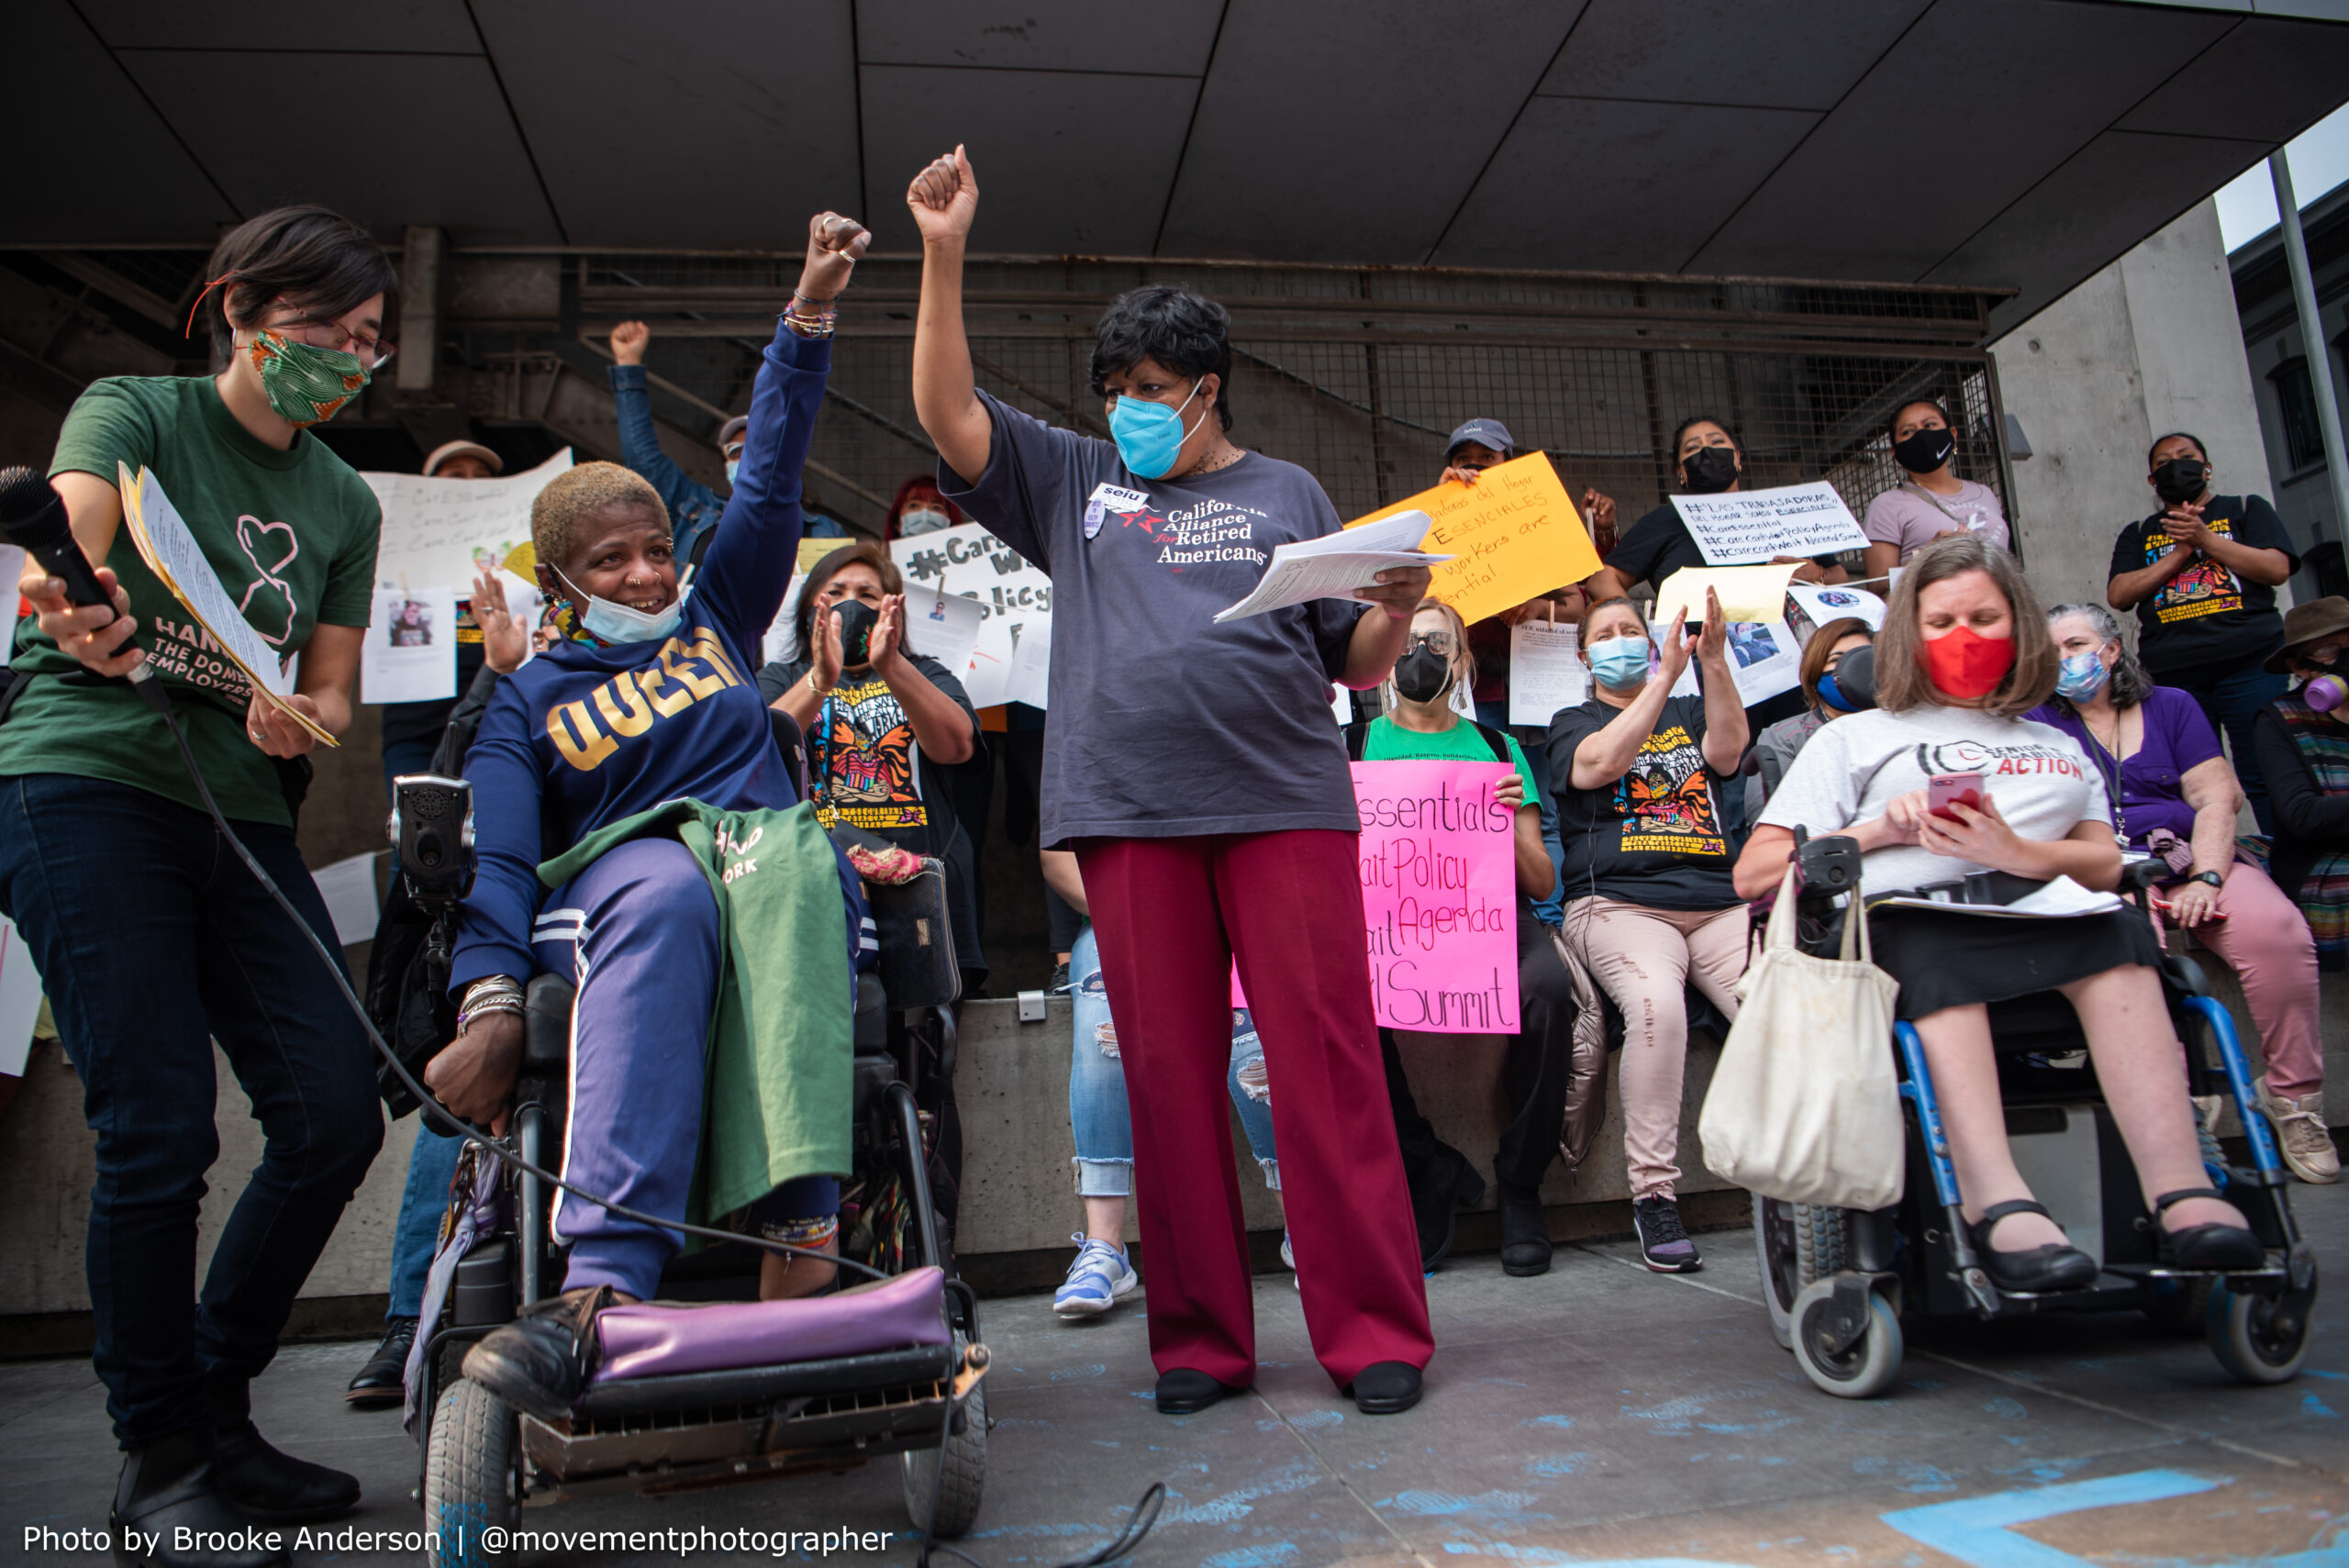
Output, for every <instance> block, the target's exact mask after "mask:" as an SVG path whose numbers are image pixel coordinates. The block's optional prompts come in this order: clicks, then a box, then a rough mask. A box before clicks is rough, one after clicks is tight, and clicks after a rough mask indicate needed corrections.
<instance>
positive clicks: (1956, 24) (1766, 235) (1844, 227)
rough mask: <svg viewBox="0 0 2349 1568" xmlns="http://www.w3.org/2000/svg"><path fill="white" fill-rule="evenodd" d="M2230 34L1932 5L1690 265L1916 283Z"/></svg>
mask: <svg viewBox="0 0 2349 1568" xmlns="http://www.w3.org/2000/svg"><path fill="white" fill-rule="evenodd" d="M2234 25H2235V24H2234V22H2233V21H2232V19H2231V18H2228V17H2220V16H2212V15H2210V14H2207V13H2200V12H2193V11H2185V10H2174V9H2171V8H2169V7H2166V6H2085V5H2077V4H2072V3H2070V0H1965V3H1963V4H1958V3H1954V0H1939V3H1938V4H1937V5H1935V6H1934V7H1933V9H1932V12H1931V14H1929V15H1928V16H1927V17H1925V18H1924V19H1923V20H1922V21H1920V22H1919V23H1918V24H1917V25H1916V26H1915V27H1914V28H1911V29H1909V33H1908V34H1907V35H1906V36H1905V37H1903V38H1902V39H1901V40H1900V42H1899V44H1898V46H1897V47H1896V48H1895V49H1894V50H1892V52H1891V53H1890V54H1889V55H1887V57H1886V58H1885V61H1884V62H1883V63H1882V64H1880V65H1878V66H1877V67H1876V69H1875V70H1874V71H1873V72H1870V73H1869V74H1868V77H1867V79H1866V80H1865V82H1863V83H1860V84H1859V86H1857V87H1855V88H1854V89H1853V92H1852V95H1851V96H1850V97H1848V98H1846V99H1845V100H1844V101H1843V103H1842V106H1840V107H1839V108H1837V109H1836V110H1835V112H1834V113H1833V114H1831V115H1830V116H1828V117H1827V119H1826V120H1825V122H1824V123H1822V124H1821V125H1820V128H1818V129H1817V130H1816V131H1814V132H1812V133H1811V135H1810V138H1809V139H1808V140H1807V141H1805V142H1804V143H1803V145H1802V146H1801V147H1800V148H1798V149H1797V150H1796V151H1795V152H1794V154H1793V155H1792V156H1791V157H1789V158H1788V159H1787V161H1786V162H1785V163H1784V164H1783V165H1781V166H1780V168H1779V169H1778V171H1777V172H1776V173H1775V174H1774V175H1772V176H1771V177H1770V179H1769V180H1768V181H1767V182H1765V183H1764V185H1763V186H1762V188H1761V189H1760V190H1759V191H1757V192H1755V193H1754V195H1753V199H1752V200H1751V201H1749V202H1748V203H1747V204H1746V206H1744V207H1743V208H1742V210H1741V211H1740V212H1739V213H1738V215H1737V216H1736V217H1733V218H1731V220H1730V221H1729V222H1728V224H1726V225H1725V226H1724V227H1723V228H1722V229H1721V232H1720V234H1719V235H1718V236H1716V237H1715V238H1714V239H1713V240H1712V242H1711V243H1710V244H1709V245H1707V246H1706V247H1705V248H1704V250H1701V251H1699V252H1698V254H1697V255H1696V256H1695V257H1694V258H1693V259H1692V260H1691V261H1689V263H1688V268H1689V270H1690V271H1692V272H1729V273H1749V274H1765V275H1782V276H1784V275H1802V276H1811V277H1830V278H1854V279H1862V278H1865V279H1881V280H1883V281H1886V282H1900V281H1905V280H1908V279H1912V278H1915V277H1917V276H1919V275H1920V274H1921V273H1922V272H1926V271H1927V270H1928V269H1930V268H1931V267H1932V266H1933V265H1934V264H1935V263H1936V262H1938V261H1940V260H1941V259H1942V258H1943V256H1946V255H1948V254H1949V253H1950V252H1951V251H1952V250H1955V249H1956V248H1957V247H1958V246H1960V245H1962V244H1964V243H1965V241H1966V239H1968V238H1969V237H1970V236H1971V235H1973V234H1974V233H1975V231H1976V230H1977V229H1979V228H1981V227H1982V226H1983V225H1984V224H1986V223H1987V222H1989V221H1990V220H1991V219H1992V218H1994V217H1997V216H1998V213H1999V212H2000V211H2001V210H2002V209H2003V208H2004V207H2005V206H2007V204H2009V202H2012V201H2013V200H2014V199H2015V198H2016V197H2018V196H2020V195H2022V194H2023V193H2024V192H2025V191H2028V190H2030V189H2031V188H2032V185H2034V184H2036V183H2038V182H2039V180H2040V179H2041V178H2042V177H2043V176H2044V175H2045V174H2046V173H2047V172H2049V171H2051V170H2053V169H2055V168H2057V167H2058V166H2060V165H2061V164H2062V163H2063V162H2064V161H2065V159H2067V158H2069V157H2070V156H2071V155H2072V154H2073V153H2074V152H2076V151H2077V150H2079V149H2080V148H2082V147H2084V146H2086V145H2087V142H2088V141H2089V140H2090V139H2092V138H2094V137H2095V136H2096V135H2097V134H2098V133H2099V131H2101V130H2103V129H2104V128H2106V127H2107V126H2109V125H2110V124H2111V123H2112V121H2113V120H2114V119H2115V118H2116V117H2119V116H2121V115H2122V114H2125V113H2127V112H2128V110H2129V109H2130V108H2131V107H2132V106H2134V105H2135V104H2136V102H2137V101H2138V100H2139V99H2140V98H2142V97H2143V96H2144V95H2145V94H2147V93H2149V92H2151V91H2152V90H2153V89H2154V88H2155V87H2157V86H2159V85H2160V84H2161V83H2163V82H2164V81H2165V79H2167V78H2168V77H2169V76H2170V75H2171V74H2172V73H2173V72H2176V70H2177V69H2178V68H2179V67H2180V66H2182V65H2184V64H2185V63H2186V62H2187V61H2189V60H2191V59H2192V58H2193V57H2194V54H2195V52H2196V51H2197V50H2199V49H2201V48H2202V47H2203V46H2204V45H2206V44H2208V43H2209V42H2210V40H2211V39H2215V38H2217V37H2218V36H2219V35H2221V33H2223V32H2225V31H2226V30H2227V29H2228V28H2231V27H2232V26H2234ZM2193 194H2194V195H2197V196H2199V195H2203V194H2207V193H2206V192H2204V191H2197V192H2195V193H2193Z"/></svg>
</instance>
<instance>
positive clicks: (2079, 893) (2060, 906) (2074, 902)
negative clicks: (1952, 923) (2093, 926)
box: [1882, 876, 2128, 920]
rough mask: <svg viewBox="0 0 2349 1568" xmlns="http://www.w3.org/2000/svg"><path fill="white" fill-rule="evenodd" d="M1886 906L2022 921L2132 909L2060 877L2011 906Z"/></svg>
mask: <svg viewBox="0 0 2349 1568" xmlns="http://www.w3.org/2000/svg"><path fill="white" fill-rule="evenodd" d="M1882 902H1883V903H1884V904H1885V905H1887V906H1891V907H1894V908H1898V909H1946V910H1949V911H1950V912H1952V913H1954V914H1958V915H1991V916H1998V917H2003V918H2007V919H2019V920H2028V919H2041V920H2045V919H2069V918H2071V917H2074V916H2077V915H2110V913H2112V911H2114V910H2115V909H2122V908H2126V907H2128V906H2127V904H2126V903H2125V902H2124V901H2123V900H2122V899H2121V896H2120V895H2118V894H2113V893H2091V892H2089V891H2088V890H2087V888H2085V887H2082V886H2081V885H2080V884H2078V883H2076V882H2074V881H2073V880H2072V879H2071V878H2070V877H2068V876H2059V877H2057V878H2055V879H2054V881H2053V882H2050V883H2049V884H2047V885H2046V886H2044V887H2042V888H2039V889H2038V890H2037V891H2035V892H2032V893H2028V894H2025V895H2023V896H2022V897H2021V898H2018V899H2016V900H2015V901H2014V902H2013V903H2011V904H1939V903H1935V902H1934V901H1933V900H1932V899H1930V898H1912V897H1909V896H1908V895H1900V896H1898V897H1893V898H1887V899H1885V900H1883V901H1882Z"/></svg>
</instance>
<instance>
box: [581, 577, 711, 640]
mask: <svg viewBox="0 0 2349 1568" xmlns="http://www.w3.org/2000/svg"><path fill="white" fill-rule="evenodd" d="M556 575H558V576H561V575H562V574H561V573H557V574H556ZM563 583H564V584H565V585H566V586H568V587H569V588H570V589H571V591H572V592H573V594H574V595H578V601H584V603H585V605H586V606H587V607H586V608H585V609H584V610H582V611H580V612H579V624H580V626H581V628H584V630H586V631H589V632H592V633H593V634H594V635H596V637H599V638H601V639H603V640H605V641H606V642H650V641H651V640H652V639H655V638H659V637H666V636H668V635H669V634H670V633H671V632H673V631H674V630H676V629H677V625H678V623H679V622H681V621H683V620H684V619H685V598H686V595H684V594H680V595H677V597H676V599H675V600H674V602H672V603H671V605H670V606H669V607H668V608H667V609H665V610H662V611H661V612H660V613H659V614H657V615H646V614H645V613H644V612H643V611H642V610H632V609H630V608H629V607H628V606H626V605H616V604H614V603H613V602H612V601H611V600H609V599H599V598H597V597H596V595H593V594H581V593H580V592H579V585H578V584H575V583H573V582H572V581H571V579H570V578H568V577H564V578H563Z"/></svg>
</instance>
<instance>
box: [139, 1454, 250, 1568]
mask: <svg viewBox="0 0 2349 1568" xmlns="http://www.w3.org/2000/svg"><path fill="white" fill-rule="evenodd" d="M106 1529H107V1530H108V1531H109V1533H111V1534H112V1535H113V1537H114V1540H115V1552H114V1558H115V1561H116V1562H118V1563H124V1564H128V1565H129V1568H275V1565H276V1564H278V1563H282V1562H284V1561H285V1549H284V1547H283V1546H281V1545H275V1544H273V1538H272V1535H271V1532H270V1530H269V1529H268V1527H266V1526H263V1525H256V1524H254V1523H253V1522H252V1521H251V1520H250V1519H249V1518H246V1517H245V1516H244V1515H243V1514H241V1513H239V1512H238V1511H237V1507H236V1506H235V1505H234V1504H232V1503H230V1502H229V1501H228V1498H227V1497H225V1496H221V1493H220V1488H219V1486H218V1485H217V1482H216V1480H215V1478H214V1475H213V1470H212V1434H211V1433H210V1432H207V1431H205V1430H203V1429H195V1430H192V1431H185V1432H175V1433H173V1435H172V1436H170V1437H168V1438H165V1439H164V1440H162V1441H161V1442H158V1443H151V1444H150V1445H149V1446H147V1447H145V1448H136V1449H132V1450H131V1451H129V1452H128V1453H126V1454H124V1455H123V1457H122V1478H121V1479H120V1480H119V1481H117V1482H116V1483H115V1488H114V1511H113V1513H112V1514H110V1515H109V1516H108V1517H107V1519H106ZM182 1530H185V1531H187V1532H189V1537H190V1539H189V1540H188V1543H187V1547H186V1549H185V1550H182V1549H181V1547H180V1545H179V1532H181V1531H182Z"/></svg>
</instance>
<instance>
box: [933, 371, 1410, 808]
mask: <svg viewBox="0 0 2349 1568" xmlns="http://www.w3.org/2000/svg"><path fill="white" fill-rule="evenodd" d="M979 398H980V401H981V402H982V403H983V404H985V406H986V410H987V415H988V417H990V418H991V419H993V420H994V422H995V441H994V447H993V450H992V451H991V453H990V455H989V458H988V462H987V471H986V472H985V473H983V474H981V475H980V476H979V479H978V483H976V484H965V483H964V482H963V478H962V477H961V476H960V475H958V474H957V473H954V471H953V470H952V468H950V467H948V466H947V465H946V464H944V463H941V464H940V465H939V469H938V483H939V486H940V488H941V490H943V491H944V492H945V494H946V496H947V498H948V499H949V500H952V501H953V502H954V503H955V504H956V505H958V506H961V507H962V508H963V510H964V511H966V512H968V513H970V515H971V516H972V517H974V519H976V520H977V521H979V522H983V523H985V525H986V526H987V527H988V528H990V529H991V530H993V531H994V533H995V534H996V537H997V538H999V539H1002V540H1003V541H1004V542H1005V543H1006V544H1008V545H1009V546H1010V547H1011V548H1012V549H1014V550H1018V551H1019V553H1020V554H1021V555H1023V556H1025V557H1026V558H1027V559H1028V560H1029V561H1030V562H1034V563H1035V565H1036V566H1037V567H1038V568H1040V569H1041V570H1042V571H1043V572H1044V573H1047V574H1049V575H1050V576H1051V578H1052V703H1051V708H1050V710H1049V711H1050V714H1051V718H1050V721H1049V723H1048V724H1047V725H1046V727H1045V732H1044V777H1043V841H1044V843H1045V844H1047V845H1053V844H1060V843H1063V842H1065V841H1066V840H1071V839H1079V838H1089V837H1103V838H1139V839H1163V838H1179V837H1186V836H1189V835H1195V834H1208V833H1272V832H1281V831H1285V830H1289V829H1295V828H1329V829H1335V830H1337V831H1341V832H1347V833H1353V832H1356V831H1359V830H1360V823H1359V822H1358V820H1357V819H1356V817H1355V813H1354V794H1353V779H1352V775H1351V774H1350V773H1349V772H1348V769H1347V765H1346V751H1345V746H1344V743H1343V740H1341V735H1340V731H1339V728H1338V726H1337V724H1336V722H1335V721H1334V719H1333V718H1332V717H1331V715H1330V683H1331V682H1332V681H1334V680H1335V679H1336V678H1337V676H1338V675H1339V674H1340V673H1341V672H1342V671H1343V670H1344V668H1345V660H1346V647H1347V643H1348V641H1349V639H1351V638H1352V636H1353V626H1354V621H1355V619H1356V618H1357V617H1358V616H1359V615H1360V614H1361V612H1362V610H1363V609H1364V606H1362V605H1360V604H1357V603H1353V602H1351V601H1348V600H1343V599H1316V600H1314V601H1312V602H1311V603H1309V604H1305V605H1298V606H1291V607H1289V608H1287V609H1282V610H1274V611H1271V612H1269V613H1267V614H1264V615H1259V616H1250V617H1245V618H1243V619H1240V620H1233V621H1227V622H1224V623H1223V624H1221V625H1218V624H1216V620H1215V615H1216V612H1217V611H1219V610H1221V609H1224V608H1226V607H1228V606H1230V605H1232V604H1234V603H1235V602H1237V601H1238V600H1240V599H1241V598H1242V597H1244V596H1246V595H1247V594H1248V592H1249V591H1250V590H1251V589H1252V588H1253V587H1255V585H1256V582H1257V580H1258V579H1259V578H1261V577H1262V576H1263V575H1264V568H1265V566H1266V564H1267V563H1269V562H1270V561H1271V560H1272V554H1273V550H1274V548H1275V546H1277V545H1283V544H1287V543H1289V542H1291V541H1292V540H1297V539H1319V538H1320V537H1321V536H1322V535H1324V534H1330V533H1335V532H1336V531H1337V530H1338V528H1339V526H1340V525H1339V520H1338V512H1337V508H1336V507H1334V506H1331V505H1330V498H1329V496H1328V495H1324V494H1323V493H1322V490H1321V486H1320V485H1319V484H1317V483H1315V481H1314V478H1313V476H1312V475H1311V474H1309V473H1306V472H1305V470H1303V469H1301V468H1299V467H1297V465H1296V464H1294V463H1287V462H1281V461H1279V460H1278V459H1277V458H1269V457H1265V456H1264V455H1263V454H1262V453H1259V452H1249V453H1246V454H1245V455H1243V456H1242V457H1241V459H1240V461H1239V462H1234V463H1232V464H1230V466H1229V467H1226V468H1222V469H1219V470H1217V471H1216V472H1215V473H1201V474H1190V475H1186V476H1185V477H1184V478H1182V479H1179V480H1164V479H1156V480H1153V479H1142V478H1140V477H1138V476H1137V475H1135V474H1134V473H1132V472H1131V471H1130V470H1129V469H1128V468H1127V467H1126V465H1125V464H1124V463H1123V462H1119V458H1118V449H1117V448H1116V447H1115V446H1114V445H1112V444H1111V443H1109V442H1108V441H1104V440H1099V439H1095V438H1093V437H1090V436H1081V435H1078V434H1076V433H1075V432H1074V431H1070V430H1063V429H1060V428H1056V427H1054V426H1051V425H1047V424H1044V423H1043V422H1042V421H1041V420H1039V419H1035V418H1032V417H1030V416H1028V415H1026V414H1023V413H1021V412H1020V411H1019V409H1017V408H1013V407H1011V406H1008V404H1005V403H1002V402H1000V401H998V400H996V398H994V397H991V396H989V395H986V394H985V393H984V392H983V393H981V394H980V395H979ZM1104 486H1107V487H1108V490H1106V491H1105V490H1104V489H1103V487H1104ZM1117 492H1123V493H1124V494H1117ZM1135 495H1141V496H1143V497H1146V499H1145V500H1142V501H1140V502H1137V501H1135V500H1134V499H1133V497H1134V496H1135ZM1097 498H1098V499H1099V500H1100V502H1101V505H1100V506H1098V507H1097V508H1096V507H1094V506H1091V505H1090V503H1092V502H1094V501H1095V500H1096V499H1097ZM1089 513H1090V514H1092V516H1090V517H1089V516H1088V514H1089ZM1088 532H1090V536H1091V537H1089V538H1088V537H1087V534H1088Z"/></svg>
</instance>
